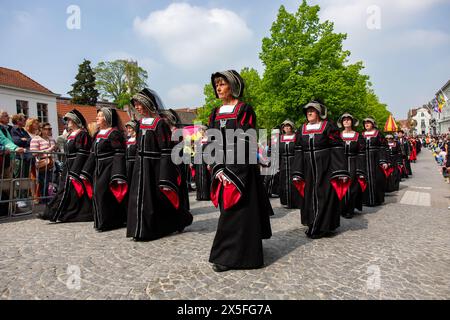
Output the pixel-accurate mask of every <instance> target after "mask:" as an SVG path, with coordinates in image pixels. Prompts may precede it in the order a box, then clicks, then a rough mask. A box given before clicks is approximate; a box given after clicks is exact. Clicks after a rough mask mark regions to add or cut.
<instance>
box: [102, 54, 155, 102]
mask: <svg viewBox="0 0 450 320" xmlns="http://www.w3.org/2000/svg"><path fill="white" fill-rule="evenodd" d="M95 73H96V76H97V82H96V84H97V88H98V89H99V91H100V93H101V96H102V98H107V99H112V100H113V102H114V103H117V105H118V108H123V107H124V106H125V105H127V104H129V102H130V99H131V97H132V96H133V95H134V94H135V93H137V92H139V91H140V90H142V89H143V88H145V86H146V85H147V84H146V82H147V79H148V73H147V71H145V70H144V69H143V68H141V67H139V66H138V64H137V62H133V61H127V60H115V61H106V62H103V61H102V62H100V63H99V64H98V65H97V67H96V68H95Z"/></svg>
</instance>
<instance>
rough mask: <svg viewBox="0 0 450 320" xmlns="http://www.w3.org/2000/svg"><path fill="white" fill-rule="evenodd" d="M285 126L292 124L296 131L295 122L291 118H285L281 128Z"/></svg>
mask: <svg viewBox="0 0 450 320" xmlns="http://www.w3.org/2000/svg"><path fill="white" fill-rule="evenodd" d="M285 126H291V127H292V130H294V131H295V124H294V122H292V121H291V120H289V119H286V120H284V121H283V123H282V124H281V129H283V128H284V127H285Z"/></svg>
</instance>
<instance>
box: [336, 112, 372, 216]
mask: <svg viewBox="0 0 450 320" xmlns="http://www.w3.org/2000/svg"><path fill="white" fill-rule="evenodd" d="M358 124H359V121H358V120H357V119H355V118H354V117H353V116H352V115H351V114H350V113H344V114H343V115H342V116H341V117H340V118H339V120H338V127H339V128H343V129H344V130H343V131H342V132H341V138H342V141H343V142H344V155H345V159H346V165H347V170H348V172H349V173H350V179H351V186H350V188H349V189H348V191H347V193H346V194H345V197H344V199H343V201H342V202H341V208H340V209H341V215H342V216H343V217H344V218H347V219H351V218H352V217H353V215H354V212H355V209H358V210H359V211H362V200H363V192H364V191H365V190H366V187H367V180H366V157H365V154H364V147H365V146H364V144H365V141H364V138H363V136H362V135H361V134H359V133H358V132H356V131H355V130H354V128H355V127H357V126H358Z"/></svg>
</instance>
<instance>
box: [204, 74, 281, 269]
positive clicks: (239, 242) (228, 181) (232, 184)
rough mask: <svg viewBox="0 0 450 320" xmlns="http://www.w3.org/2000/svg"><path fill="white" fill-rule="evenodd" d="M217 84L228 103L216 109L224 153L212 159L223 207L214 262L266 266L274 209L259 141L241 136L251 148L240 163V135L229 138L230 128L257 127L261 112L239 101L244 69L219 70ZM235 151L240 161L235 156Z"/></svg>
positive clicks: (214, 122) (214, 194) (216, 196)
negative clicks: (265, 246) (259, 160)
mask: <svg viewBox="0 0 450 320" xmlns="http://www.w3.org/2000/svg"><path fill="white" fill-rule="evenodd" d="M211 84H212V86H213V88H214V92H215V94H216V97H217V98H219V99H220V100H222V107H220V108H215V109H214V110H213V111H212V113H211V115H210V118H209V128H210V129H211V128H212V129H216V131H217V130H220V134H221V135H220V137H221V139H220V140H221V141H219V142H218V144H219V145H220V148H221V150H223V153H221V152H218V153H216V158H215V163H212V164H211V168H212V185H211V200H212V202H213V203H214V205H215V206H216V207H219V208H220V217H219V223H218V226H217V232H216V236H215V237H214V242H213V245H212V248H211V254H210V257H209V262H211V263H213V270H214V271H216V272H222V271H227V270H229V269H254V268H260V267H262V266H263V265H264V257H263V246H262V239H269V238H270V237H271V236H272V230H271V226H270V218H269V217H270V215H273V210H272V206H271V205H270V201H269V198H268V196H267V193H266V192H265V190H264V186H263V183H262V178H261V175H260V171H259V167H258V164H257V163H256V152H257V151H256V150H257V143H256V141H251V140H252V138H250V142H249V141H247V140H246V139H245V138H244V137H242V139H241V140H240V138H241V137H240V135H239V136H238V140H237V141H238V143H239V141H241V142H240V143H245V149H246V154H245V159H242V160H244V161H243V162H244V163H239V162H238V159H239V160H241V159H240V158H243V155H242V154H239V153H238V150H237V149H238V148H237V143H235V139H234V138H233V139H232V140H231V141H228V140H227V136H229V133H236V130H238V129H242V130H243V131H244V132H247V130H249V129H255V127H256V115H255V112H254V111H253V108H252V107H251V106H249V105H247V104H245V103H243V102H240V101H239V98H241V97H242V95H243V92H244V80H243V79H242V77H241V76H240V75H239V73H237V72H236V71H234V70H229V71H223V72H216V73H214V74H213V75H212V76H211ZM227 131H228V132H227ZM227 133H228V134H227ZM255 133H256V132H255ZM254 138H256V137H254ZM253 144H254V146H253V147H252V148H250V146H249V145H253ZM253 149H254V150H253ZM227 151H228V152H227ZM231 152H233V153H234V158H233V159H234V161H232V160H233V159H230V158H229V155H230V154H231ZM219 155H221V156H222V157H219ZM251 159H252V160H255V161H254V162H255V164H253V163H252V162H253V161H251Z"/></svg>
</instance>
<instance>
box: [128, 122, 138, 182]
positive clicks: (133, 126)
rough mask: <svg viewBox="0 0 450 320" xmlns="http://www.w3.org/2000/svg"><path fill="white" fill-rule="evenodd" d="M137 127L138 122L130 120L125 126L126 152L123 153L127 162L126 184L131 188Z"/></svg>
mask: <svg viewBox="0 0 450 320" xmlns="http://www.w3.org/2000/svg"><path fill="white" fill-rule="evenodd" d="M138 126H139V121H136V120H131V121H128V122H127V123H126V124H125V128H127V134H128V139H127V151H126V153H125V159H126V160H127V183H128V186H131V178H132V176H133V170H134V162H135V161H136V150H137V149H136V148H137V146H136V132H137V128H138Z"/></svg>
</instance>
